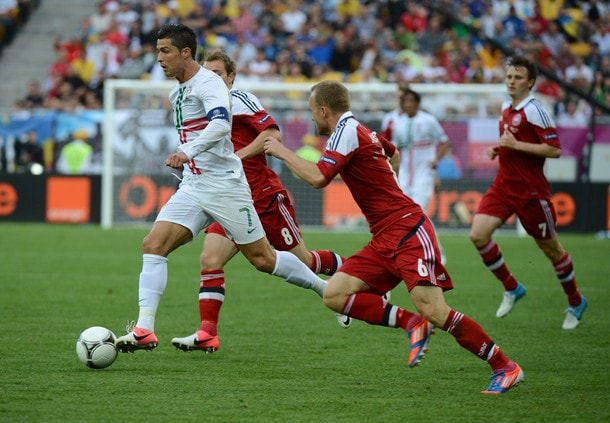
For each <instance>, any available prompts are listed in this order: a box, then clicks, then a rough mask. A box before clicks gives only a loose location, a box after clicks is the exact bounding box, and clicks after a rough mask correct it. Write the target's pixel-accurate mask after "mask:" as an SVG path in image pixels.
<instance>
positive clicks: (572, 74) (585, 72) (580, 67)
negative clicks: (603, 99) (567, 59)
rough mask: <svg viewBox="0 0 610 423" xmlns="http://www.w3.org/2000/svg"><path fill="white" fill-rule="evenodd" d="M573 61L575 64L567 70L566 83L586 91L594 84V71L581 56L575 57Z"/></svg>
mask: <svg viewBox="0 0 610 423" xmlns="http://www.w3.org/2000/svg"><path fill="white" fill-rule="evenodd" d="M573 60H574V63H573V64H572V65H570V66H568V67H567V68H566V81H567V82H569V83H570V84H573V85H574V86H575V87H576V88H579V89H581V90H583V91H586V90H587V88H588V87H589V86H590V85H591V83H592V82H593V71H592V70H591V68H590V67H589V66H587V65H586V64H585V61H584V60H583V58H582V57H581V56H579V55H574V56H573Z"/></svg>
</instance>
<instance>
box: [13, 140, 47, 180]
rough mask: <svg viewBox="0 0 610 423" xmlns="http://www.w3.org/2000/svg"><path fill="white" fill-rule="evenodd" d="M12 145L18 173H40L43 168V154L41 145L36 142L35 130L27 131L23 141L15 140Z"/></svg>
mask: <svg viewBox="0 0 610 423" xmlns="http://www.w3.org/2000/svg"><path fill="white" fill-rule="evenodd" d="M14 146H15V162H16V169H17V172H18V173H24V172H28V173H30V172H31V173H34V174H40V173H42V170H43V169H44V154H43V151H42V146H41V145H40V144H39V142H38V133H37V132H36V131H34V130H30V131H28V132H27V134H26V139H25V142H23V141H21V140H17V141H15V144H14Z"/></svg>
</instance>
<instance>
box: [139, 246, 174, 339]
mask: <svg viewBox="0 0 610 423" xmlns="http://www.w3.org/2000/svg"><path fill="white" fill-rule="evenodd" d="M166 286H167V257H163V256H158V255H156V254H144V255H143V256H142V272H141V273H140V289H139V298H140V299H139V303H138V304H139V306H140V313H139V315H138V322H137V323H136V326H137V327H139V328H142V329H146V330H150V331H154V330H155V314H156V313H157V308H158V307H159V302H160V301H161V296H162V295H163V292H165V287H166Z"/></svg>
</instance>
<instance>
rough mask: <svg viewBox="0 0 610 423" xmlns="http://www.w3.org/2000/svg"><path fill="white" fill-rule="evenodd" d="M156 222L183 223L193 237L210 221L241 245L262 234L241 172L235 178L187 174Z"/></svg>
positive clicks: (263, 233)
mask: <svg viewBox="0 0 610 423" xmlns="http://www.w3.org/2000/svg"><path fill="white" fill-rule="evenodd" d="M155 221H165V222H172V223H176V224H178V225H181V226H184V227H185V228H188V229H189V230H190V231H191V232H192V233H193V238H195V237H196V236H197V235H198V234H199V233H200V232H201V231H202V230H203V229H204V228H206V227H207V226H209V225H210V224H211V223H212V222H218V223H220V225H222V227H223V228H224V230H225V231H226V232H227V235H228V236H229V237H230V238H231V239H233V240H234V241H235V243H237V244H240V245H243V244H250V243H252V242H255V241H258V240H259V239H261V238H263V237H264V236H265V231H264V230H263V225H262V224H261V222H260V219H259V217H258V214H256V210H255V209H254V202H253V201H252V193H251V192H250V187H249V185H248V183H247V182H246V178H245V176H243V174H242V175H241V176H240V177H234V178H227V177H226V176H224V175H223V176H222V177H214V175H210V174H204V175H201V176H191V175H188V176H186V177H185V178H184V180H183V181H182V183H180V187H179V188H178V190H177V191H176V192H175V193H174V195H172V196H171V198H170V199H169V200H168V201H167V203H165V205H164V206H163V207H162V208H161V210H160V211H159V214H158V215H157V219H156V220H155Z"/></svg>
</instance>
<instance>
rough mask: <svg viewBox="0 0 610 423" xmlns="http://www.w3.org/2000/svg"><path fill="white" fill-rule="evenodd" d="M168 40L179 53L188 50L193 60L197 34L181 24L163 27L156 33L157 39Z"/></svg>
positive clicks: (195, 52)
mask: <svg viewBox="0 0 610 423" xmlns="http://www.w3.org/2000/svg"><path fill="white" fill-rule="evenodd" d="M166 38H169V39H170V40H171V42H172V45H173V46H174V47H176V48H177V49H178V50H179V51H182V49H185V48H188V49H190V50H191V57H192V58H193V59H195V56H196V54H197V34H195V31H193V30H192V29H191V28H189V27H188V26H186V25H182V24H169V25H163V26H162V27H161V29H159V32H157V39H158V40H163V39H166Z"/></svg>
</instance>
